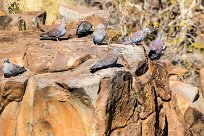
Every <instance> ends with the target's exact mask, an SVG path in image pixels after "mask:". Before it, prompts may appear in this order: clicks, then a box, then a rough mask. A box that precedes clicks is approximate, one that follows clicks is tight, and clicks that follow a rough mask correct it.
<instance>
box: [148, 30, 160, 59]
mask: <svg viewBox="0 0 204 136" xmlns="http://www.w3.org/2000/svg"><path fill="white" fill-rule="evenodd" d="M161 38H162V32H159V34H158V36H157V38H156V40H154V41H152V42H151V43H150V45H149V48H150V52H149V55H148V57H149V58H150V59H151V60H155V59H159V58H160V56H161V53H162V51H163V42H162V40H161Z"/></svg>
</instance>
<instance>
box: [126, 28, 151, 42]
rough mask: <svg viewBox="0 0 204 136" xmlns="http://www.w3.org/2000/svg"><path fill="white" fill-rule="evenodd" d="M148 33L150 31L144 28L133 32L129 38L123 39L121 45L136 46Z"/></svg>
mask: <svg viewBox="0 0 204 136" xmlns="http://www.w3.org/2000/svg"><path fill="white" fill-rule="evenodd" d="M149 33H151V30H150V29H149V28H144V29H143V30H141V31H138V32H134V33H132V34H131V35H130V36H128V37H125V39H124V42H123V44H134V45H138V44H139V43H141V42H142V41H143V40H144V39H145V38H146V37H147V34H149Z"/></svg>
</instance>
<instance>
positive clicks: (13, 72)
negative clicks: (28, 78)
mask: <svg viewBox="0 0 204 136" xmlns="http://www.w3.org/2000/svg"><path fill="white" fill-rule="evenodd" d="M25 71H27V70H26V69H25V68H24V67H20V66H18V65H16V64H12V63H10V62H9V59H4V62H3V73H4V76H5V77H6V78H8V77H12V76H17V75H19V74H22V73H24V72H25Z"/></svg>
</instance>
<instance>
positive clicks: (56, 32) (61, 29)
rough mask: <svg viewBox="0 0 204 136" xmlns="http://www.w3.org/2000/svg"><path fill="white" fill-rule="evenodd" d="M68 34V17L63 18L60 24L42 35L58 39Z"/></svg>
mask: <svg viewBox="0 0 204 136" xmlns="http://www.w3.org/2000/svg"><path fill="white" fill-rule="evenodd" d="M65 34H66V19H65V18H63V19H62V21H61V23H60V24H59V25H56V26H55V27H54V28H53V29H51V30H50V31H48V32H46V33H42V34H41V35H40V37H43V38H49V37H55V38H56V39H57V40H58V38H59V37H62V36H64V35H65Z"/></svg>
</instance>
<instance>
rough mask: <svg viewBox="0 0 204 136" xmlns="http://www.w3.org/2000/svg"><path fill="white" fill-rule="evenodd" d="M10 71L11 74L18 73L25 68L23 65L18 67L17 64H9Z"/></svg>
mask: <svg viewBox="0 0 204 136" xmlns="http://www.w3.org/2000/svg"><path fill="white" fill-rule="evenodd" d="M10 71H11V73H12V74H13V75H18V74H21V73H23V72H25V71H26V69H25V68H24V67H20V66H17V65H15V64H11V69H10Z"/></svg>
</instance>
